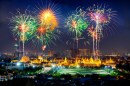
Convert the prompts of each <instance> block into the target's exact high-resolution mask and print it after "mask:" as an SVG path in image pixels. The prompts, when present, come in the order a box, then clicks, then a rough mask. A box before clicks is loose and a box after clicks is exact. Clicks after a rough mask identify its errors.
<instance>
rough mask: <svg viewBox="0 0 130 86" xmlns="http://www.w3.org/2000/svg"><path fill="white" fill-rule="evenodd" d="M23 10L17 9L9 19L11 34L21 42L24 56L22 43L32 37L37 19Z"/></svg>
mask: <svg viewBox="0 0 130 86" xmlns="http://www.w3.org/2000/svg"><path fill="white" fill-rule="evenodd" d="M27 11H28V10H26V11H25V13H24V14H22V13H20V11H19V10H17V14H16V15H15V16H12V18H11V19H10V24H11V30H12V32H13V35H14V37H15V39H16V38H19V41H22V42H23V56H24V43H25V41H28V40H30V39H31V38H32V35H33V34H34V31H35V28H36V23H37V21H36V20H35V18H33V17H32V16H31V15H28V14H27Z"/></svg>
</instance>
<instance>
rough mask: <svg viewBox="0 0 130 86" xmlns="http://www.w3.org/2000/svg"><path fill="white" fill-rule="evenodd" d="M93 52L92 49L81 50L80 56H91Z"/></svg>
mask: <svg viewBox="0 0 130 86" xmlns="http://www.w3.org/2000/svg"><path fill="white" fill-rule="evenodd" d="M90 55H91V50H90V49H79V56H90Z"/></svg>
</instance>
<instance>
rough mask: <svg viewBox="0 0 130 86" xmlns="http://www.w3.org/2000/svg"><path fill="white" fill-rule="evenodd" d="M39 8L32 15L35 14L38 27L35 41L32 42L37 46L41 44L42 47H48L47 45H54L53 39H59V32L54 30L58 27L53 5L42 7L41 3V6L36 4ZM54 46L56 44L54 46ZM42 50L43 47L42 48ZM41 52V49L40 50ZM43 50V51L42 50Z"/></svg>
mask: <svg viewBox="0 0 130 86" xmlns="http://www.w3.org/2000/svg"><path fill="white" fill-rule="evenodd" d="M38 5H39V7H38V6H36V7H37V9H38V10H35V12H34V13H37V14H38V16H37V20H38V24H37V25H38V27H37V29H36V32H35V35H34V36H35V39H34V41H35V42H37V44H39V43H41V44H42V46H46V45H48V46H49V43H53V44H55V43H54V41H53V39H54V40H56V39H59V36H58V34H59V30H58V29H56V28H57V27H58V19H57V17H56V11H57V10H56V11H55V10H54V9H55V5H54V4H52V6H51V5H50V3H49V5H48V6H47V5H46V7H44V5H43V2H42V6H41V5H40V4H39V3H38ZM55 45H56V44H55ZM42 48H43V47H42ZM42 50H43V49H42ZM44 50H45V49H44Z"/></svg>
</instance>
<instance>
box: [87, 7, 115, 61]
mask: <svg viewBox="0 0 130 86" xmlns="http://www.w3.org/2000/svg"><path fill="white" fill-rule="evenodd" d="M85 16H86V17H87V18H88V19H89V21H90V24H91V25H93V26H94V27H93V26H92V28H89V29H88V32H89V34H91V36H92V37H93V42H94V40H95V45H94V43H93V47H94V46H95V51H94V48H93V51H94V52H95V53H96V59H97V58H98V53H97V51H98V50H99V41H100V38H101V36H103V34H102V31H103V30H104V29H109V31H110V33H111V30H110V29H111V27H110V26H108V24H110V22H112V19H115V18H116V14H115V11H112V9H111V8H107V6H105V4H104V6H102V5H100V6H99V5H98V4H97V6H96V5H95V4H94V5H93V7H89V8H88V9H87V11H86V15H85ZM114 21H115V20H114ZM114 24H115V23H114ZM115 25H116V24H115ZM116 26H117V25H116ZM112 31H113V30H112ZM94 57H95V54H94Z"/></svg>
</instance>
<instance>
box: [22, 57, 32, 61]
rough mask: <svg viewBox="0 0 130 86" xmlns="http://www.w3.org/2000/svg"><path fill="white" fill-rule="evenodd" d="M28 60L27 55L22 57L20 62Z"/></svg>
mask: <svg viewBox="0 0 130 86" xmlns="http://www.w3.org/2000/svg"><path fill="white" fill-rule="evenodd" d="M28 61H30V59H29V57H22V58H21V60H20V62H28Z"/></svg>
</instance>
